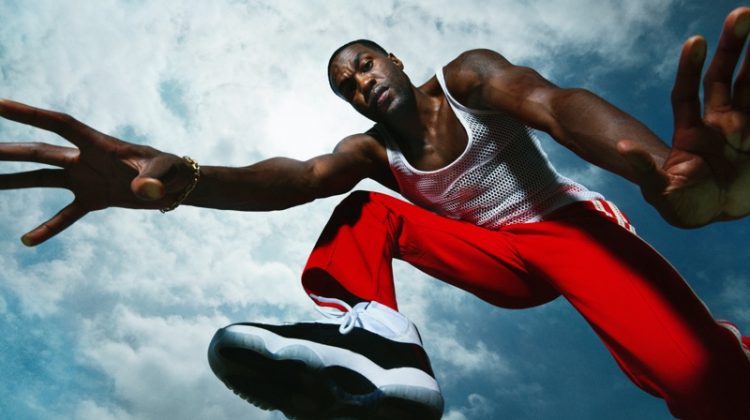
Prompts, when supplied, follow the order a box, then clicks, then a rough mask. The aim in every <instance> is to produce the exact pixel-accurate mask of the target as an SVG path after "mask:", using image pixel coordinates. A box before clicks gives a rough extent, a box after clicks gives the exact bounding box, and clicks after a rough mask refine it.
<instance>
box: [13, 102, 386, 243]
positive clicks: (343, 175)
mask: <svg viewBox="0 0 750 420" xmlns="http://www.w3.org/2000/svg"><path fill="white" fill-rule="evenodd" d="M0 117H3V118H7V119H9V120H13V121H17V122H20V123H23V124H28V125H31V126H34V127H38V128H41V129H44V130H49V131H52V132H54V133H56V134H58V135H60V136H61V137H64V138H65V139H66V140H68V141H69V142H70V143H72V145H73V146H74V147H63V146H54V145H50V144H44V143H0V162H1V161H26V162H37V163H42V164H47V165H52V166H53V167H56V168H45V169H39V170H33V171H28V172H19V173H10V174H0V190H5V189H16V188H35V187H46V188H66V189H68V190H70V191H71V192H72V193H73V195H74V198H73V201H72V202H71V203H70V204H68V205H67V206H65V207H64V208H63V209H62V210H60V211H59V212H58V213H57V214H55V215H54V216H52V217H51V218H50V219H49V220H47V221H45V222H44V223H42V224H40V225H39V226H37V227H36V228H35V229H32V230H31V231H30V232H28V233H27V234H25V235H23V237H22V241H23V243H24V244H26V245H29V246H33V245H37V244H40V243H42V242H44V241H46V240H47V239H49V238H51V237H52V236H55V235H56V234H58V233H60V232H61V231H63V230H64V229H66V228H68V227H69V226H70V225H72V224H73V223H75V222H76V221H77V220H79V219H80V218H82V217H83V216H85V215H86V214H88V213H90V212H92V211H96V210H102V209H105V208H109V207H126V208H135V209H161V208H166V207H169V206H171V205H173V203H176V202H177V201H176V200H177V199H178V197H181V196H182V195H183V194H184V193H185V192H186V191H189V188H190V185H192V184H191V182H192V180H193V179H194V177H195V172H194V169H193V168H192V167H191V165H188V164H187V163H186V161H185V160H183V159H182V158H180V157H178V156H175V155H173V154H170V153H164V152H161V151H159V150H156V149H154V148H152V147H148V146H142V145H137V144H132V143H128V142H125V141H122V140H120V139H117V138H115V137H112V136H109V135H106V134H104V133H101V132H99V131H97V130H95V129H93V128H91V127H89V126H87V125H86V124H83V123H81V122H80V121H78V120H76V119H74V118H73V117H71V116H69V115H66V114H63V113H59V112H53V111H49V110H44V109H39V108H34V107H30V106H28V105H24V104H21V103H18V102H13V101H7V100H0ZM368 177H369V178H373V179H375V180H376V181H378V182H380V183H382V184H384V185H385V186H387V187H390V188H394V189H395V188H397V187H396V183H395V181H394V180H393V178H392V176H391V175H390V171H389V168H388V163H387V157H386V152H385V148H383V147H382V146H381V144H380V143H379V142H378V141H377V140H376V139H375V138H374V137H372V136H370V135H368V134H359V135H354V136H350V137H347V138H346V139H344V140H342V141H341V142H340V143H339V145H338V146H337V147H336V149H335V150H334V151H333V152H332V153H329V154H326V155H323V156H319V157H316V158H313V159H310V160H308V161H304V162H302V161H297V160H293V159H286V158H273V159H268V160H266V161H263V162H259V163H257V164H254V165H250V166H247V167H244V168H229V167H219V166H206V167H203V168H202V170H201V177H200V180H199V182H198V183H197V186H196V188H195V189H194V190H193V191H192V194H190V195H189V196H188V199H187V201H186V202H185V204H191V205H195V206H202V207H210V208H218V209H234V210H276V209H283V208H287V207H291V206H294V205H297V204H302V203H306V202H309V201H312V200H314V199H316V198H320V197H327V196H330V195H334V194H339V193H343V192H345V191H348V190H349V189H351V188H353V187H354V186H355V185H356V184H357V183H358V182H359V181H360V180H362V179H364V178H368Z"/></svg>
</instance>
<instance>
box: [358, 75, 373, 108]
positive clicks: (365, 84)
mask: <svg viewBox="0 0 750 420" xmlns="http://www.w3.org/2000/svg"><path fill="white" fill-rule="evenodd" d="M357 83H358V84H359V90H360V92H362V96H364V97H365V101H366V102H369V101H370V93H372V88H373V87H375V78H373V77H372V76H371V75H369V74H363V75H361V76H360V77H359V78H358V80H357Z"/></svg>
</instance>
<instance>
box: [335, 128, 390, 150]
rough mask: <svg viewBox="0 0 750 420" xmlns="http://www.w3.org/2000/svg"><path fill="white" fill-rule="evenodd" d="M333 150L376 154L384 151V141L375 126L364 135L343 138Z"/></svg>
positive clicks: (358, 134)
mask: <svg viewBox="0 0 750 420" xmlns="http://www.w3.org/2000/svg"><path fill="white" fill-rule="evenodd" d="M334 150H335V151H337V152H364V153H373V152H375V153H377V152H380V151H381V150H383V151H384V150H385V139H384V138H383V135H382V133H381V131H380V129H378V125H377V124H376V125H374V126H373V127H372V128H370V129H369V130H367V131H365V132H364V133H357V134H352V135H349V136H346V137H344V138H343V139H342V140H341V141H340V142H339V143H338V144H337V145H336V148H335V149H334Z"/></svg>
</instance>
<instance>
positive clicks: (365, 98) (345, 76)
mask: <svg viewBox="0 0 750 420" xmlns="http://www.w3.org/2000/svg"><path fill="white" fill-rule="evenodd" d="M403 69H404V66H403V64H402V63H401V60H399V59H398V58H397V57H396V56H395V55H393V54H389V53H388V52H386V50H385V49H384V48H383V47H381V46H380V45H378V44H377V43H375V42H373V41H370V40H367V39H359V40H356V41H351V42H347V43H346V44H344V45H342V46H341V47H339V48H338V49H336V51H334V53H333V54H332V55H331V58H330V60H328V82H329V83H330V86H331V89H332V90H333V92H334V93H336V95H338V96H339V97H341V98H342V99H344V100H345V101H347V102H348V103H349V104H350V105H352V106H353V107H354V109H356V110H357V111H358V112H359V113H360V114H362V115H364V116H365V117H367V118H369V119H371V120H373V121H376V122H385V121H387V120H388V119H389V117H390V116H393V115H394V113H396V112H398V110H399V109H400V108H401V107H403V106H404V105H405V104H408V103H410V102H411V101H413V100H414V93H413V91H412V85H411V81H410V80H409V78H408V76H406V74H405V73H404V72H403Z"/></svg>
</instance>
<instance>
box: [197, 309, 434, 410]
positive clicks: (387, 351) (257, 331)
mask: <svg viewBox="0 0 750 420" xmlns="http://www.w3.org/2000/svg"><path fill="white" fill-rule="evenodd" d="M315 298H316V299H317V300H319V301H321V302H329V303H335V304H336V305H338V306H340V307H343V308H345V309H346V310H345V311H344V312H338V314H337V316H336V318H337V319H335V320H333V321H331V320H324V321H322V322H311V323H299V324H288V325H266V324H258V323H239V324H232V325H229V326H227V327H225V328H222V329H220V330H219V331H217V332H216V335H214V338H213V340H212V341H211V344H210V346H209V348H208V362H209V364H210V366H211V369H212V370H213V371H214V373H215V374H216V376H218V377H219V379H221V380H222V381H223V382H224V383H225V384H226V385H227V387H229V389H231V390H232V391H234V392H235V393H236V394H238V395H239V396H241V397H242V398H244V399H245V400H247V401H248V402H250V403H252V404H254V405H256V406H258V407H260V408H263V409H267V410H281V411H282V412H283V413H284V414H285V415H286V416H287V417H290V418H302V419H330V418H357V419H383V420H385V419H388V420H394V419H413V420H423V419H439V418H440V417H441V416H442V413H443V396H442V394H441V393H440V387H439V386H438V384H437V381H436V380H435V375H434V374H433V372H432V368H431V367H430V362H429V359H428V358H427V354H426V353H425V351H424V349H423V347H422V340H421V338H420V337H419V333H418V332H417V329H416V327H415V326H414V324H413V323H411V321H409V320H408V319H407V318H406V317H404V316H403V315H401V314H400V313H399V312H396V311H394V310H392V309H390V308H389V307H387V306H384V305H381V304H378V303H377V302H362V303H359V304H357V305H356V306H354V307H353V308H352V307H350V306H349V305H347V304H346V303H344V302H342V301H339V300H333V299H326V298H318V297H315Z"/></svg>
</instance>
